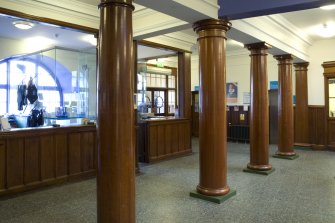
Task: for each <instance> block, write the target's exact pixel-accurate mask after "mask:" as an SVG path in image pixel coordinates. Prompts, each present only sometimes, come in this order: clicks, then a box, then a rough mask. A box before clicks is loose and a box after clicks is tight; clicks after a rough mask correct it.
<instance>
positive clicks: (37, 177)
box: [0, 126, 96, 195]
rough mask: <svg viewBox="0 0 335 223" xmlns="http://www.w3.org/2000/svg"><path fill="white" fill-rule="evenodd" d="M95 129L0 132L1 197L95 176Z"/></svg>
mask: <svg viewBox="0 0 335 223" xmlns="http://www.w3.org/2000/svg"><path fill="white" fill-rule="evenodd" d="M95 135H96V129H95V126H76V127H60V128H36V129H24V130H17V131H15V130H13V131H9V132H0V195H5V194H14V193H17V192H22V191H27V190H30V189H34V188H39V187H42V186H46V185H51V184H57V183H61V182H65V181H69V180H72V179H81V178H86V177H90V176H94V175H95V174H96V136H95Z"/></svg>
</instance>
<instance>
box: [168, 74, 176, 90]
mask: <svg viewBox="0 0 335 223" xmlns="http://www.w3.org/2000/svg"><path fill="white" fill-rule="evenodd" d="M175 80H176V77H175V76H169V83H168V84H169V88H176V82H175Z"/></svg>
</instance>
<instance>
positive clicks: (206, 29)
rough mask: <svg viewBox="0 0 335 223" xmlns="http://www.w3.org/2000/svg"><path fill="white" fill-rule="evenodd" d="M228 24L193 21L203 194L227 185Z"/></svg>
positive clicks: (200, 187)
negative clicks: (198, 71) (198, 81)
mask: <svg viewBox="0 0 335 223" xmlns="http://www.w3.org/2000/svg"><path fill="white" fill-rule="evenodd" d="M230 26H231V24H230V23H229V22H227V21H223V20H215V19H208V20H202V21H199V22H196V23H195V24H194V25H193V28H194V31H195V32H196V33H197V34H198V35H199V38H198V44H199V68H200V78H199V80H200V91H199V97H200V102H199V106H200V111H199V130H200V132H199V149H200V182H199V185H198V186H197V191H198V192H199V193H200V194H203V195H210V196H212V195H215V196H217V195H224V194H227V193H228V192H229V190H230V188H229V186H228V185H227V123H226V122H227V120H226V32H227V31H228V30H229V29H230Z"/></svg>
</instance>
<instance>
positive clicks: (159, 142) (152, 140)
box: [138, 119, 192, 163]
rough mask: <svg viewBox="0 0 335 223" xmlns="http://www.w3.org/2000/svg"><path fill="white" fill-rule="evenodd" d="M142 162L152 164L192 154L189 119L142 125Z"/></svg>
mask: <svg viewBox="0 0 335 223" xmlns="http://www.w3.org/2000/svg"><path fill="white" fill-rule="evenodd" d="M140 126H141V132H142V133H143V134H142V135H141V137H143V138H144V141H142V143H141V145H139V146H138V148H139V154H140V161H141V162H147V163H152V162H156V161H159V160H164V159H169V158H173V157H178V156H181V155H185V154H189V153H191V152H192V148H191V132H190V131H191V127H190V120H189V119H174V120H173V119H172V120H153V121H145V122H144V123H141V125H140Z"/></svg>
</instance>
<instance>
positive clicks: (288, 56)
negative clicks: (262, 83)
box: [273, 54, 294, 61]
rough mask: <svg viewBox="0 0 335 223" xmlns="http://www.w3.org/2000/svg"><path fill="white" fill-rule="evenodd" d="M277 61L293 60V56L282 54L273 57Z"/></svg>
mask: <svg viewBox="0 0 335 223" xmlns="http://www.w3.org/2000/svg"><path fill="white" fill-rule="evenodd" d="M273 57H274V58H275V59H276V60H278V61H285V60H293V59H294V56H293V55H292V54H282V55H275V56H273Z"/></svg>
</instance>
